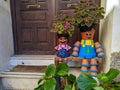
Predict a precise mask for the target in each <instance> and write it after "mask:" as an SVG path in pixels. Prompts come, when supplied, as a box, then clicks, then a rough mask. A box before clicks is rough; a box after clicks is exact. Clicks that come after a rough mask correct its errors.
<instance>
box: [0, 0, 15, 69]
mask: <svg viewBox="0 0 120 90" xmlns="http://www.w3.org/2000/svg"><path fill="white" fill-rule="evenodd" d="M12 54H13V37H12V24H11V14H10V3H9V0H7V1H5V0H0V71H2V70H4V69H6V67H7V66H8V63H9V57H10V56H11V55H12Z"/></svg>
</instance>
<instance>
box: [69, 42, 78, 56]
mask: <svg viewBox="0 0 120 90" xmlns="http://www.w3.org/2000/svg"><path fill="white" fill-rule="evenodd" d="M79 47H80V42H79V41H77V42H76V43H75V44H74V48H73V52H72V54H71V56H74V57H78V53H79Z"/></svg>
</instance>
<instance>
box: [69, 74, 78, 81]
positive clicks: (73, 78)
mask: <svg viewBox="0 0 120 90" xmlns="http://www.w3.org/2000/svg"><path fill="white" fill-rule="evenodd" d="M68 80H69V81H70V82H72V83H74V82H76V76H75V75H73V74H70V75H69V76H68Z"/></svg>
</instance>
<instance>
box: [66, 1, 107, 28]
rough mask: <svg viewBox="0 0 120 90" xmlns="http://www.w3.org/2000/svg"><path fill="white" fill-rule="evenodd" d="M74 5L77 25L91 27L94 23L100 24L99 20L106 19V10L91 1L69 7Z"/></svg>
mask: <svg viewBox="0 0 120 90" xmlns="http://www.w3.org/2000/svg"><path fill="white" fill-rule="evenodd" d="M91 4H93V5H91ZM72 5H74V7H75V11H74V13H75V16H74V19H75V20H74V21H75V23H76V24H79V25H81V26H85V25H86V26H88V27H90V26H91V25H92V24H93V23H99V20H100V19H103V18H104V13H105V12H104V8H103V7H101V6H98V5H95V4H94V3H93V2H92V1H90V0H79V2H78V3H74V4H68V5H67V6H68V7H71V6H72Z"/></svg>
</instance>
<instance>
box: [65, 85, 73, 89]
mask: <svg viewBox="0 0 120 90" xmlns="http://www.w3.org/2000/svg"><path fill="white" fill-rule="evenodd" d="M64 90H72V87H71V85H66V86H65V89H64Z"/></svg>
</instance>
